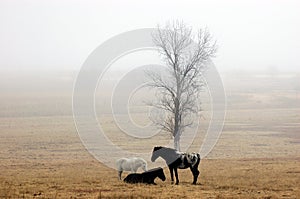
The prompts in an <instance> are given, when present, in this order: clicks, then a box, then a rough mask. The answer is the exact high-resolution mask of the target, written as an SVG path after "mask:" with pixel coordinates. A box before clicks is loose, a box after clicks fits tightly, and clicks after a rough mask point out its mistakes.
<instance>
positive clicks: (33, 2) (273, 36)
mask: <svg viewBox="0 0 300 199" xmlns="http://www.w3.org/2000/svg"><path fill="white" fill-rule="evenodd" d="M299 8H300V3H299V1H297V0H295V1H289V0H287V1H284V0H282V1H280V0H269V1H259V0H256V1H253V0H251V1H250V0H249V1H232V0H231V1H211V0H207V1H182V0H181V1H180V0H178V1H174V0H164V1H160V0H152V1H149V0H147V1H146V0H142V1H141V0H126V1H122V0H120V1H117V0H114V1H104V0H103V1H97V2H96V1H66V0H63V1H58V0H54V1H40V0H25V1H11V0H1V1H0V70H4V69H23V70H27V69H35V68H39V69H46V70H49V69H55V70H57V69H72V70H79V69H80V67H81V65H82V64H83V62H84V60H85V59H86V58H87V56H88V55H89V54H90V53H91V52H92V51H93V50H94V49H95V48H96V47H97V46H98V45H100V44H101V43H102V42H104V41H105V40H107V39H109V38H110V37H112V36H114V35H117V34H119V33H122V32H124V31H129V30H133V29H138V28H146V27H156V25H157V24H158V23H160V24H163V23H164V22H166V21H168V20H172V19H180V20H183V21H185V22H187V23H188V24H189V25H191V26H193V27H194V28H195V29H198V28H205V27H207V28H208V29H209V31H210V32H211V33H212V35H213V36H214V38H216V39H217V41H218V46H219V51H218V54H217V57H216V58H215V59H214V62H215V64H216V66H217V68H218V69H220V70H224V69H241V70H242V69H255V70H258V69H262V70H265V69H273V68H276V69H277V70H299V68H300V64H299V52H300V38H299V35H300V12H299Z"/></svg>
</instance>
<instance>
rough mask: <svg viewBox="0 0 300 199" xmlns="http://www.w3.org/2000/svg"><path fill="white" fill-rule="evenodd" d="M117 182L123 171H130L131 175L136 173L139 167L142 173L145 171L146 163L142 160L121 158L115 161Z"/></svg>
mask: <svg viewBox="0 0 300 199" xmlns="http://www.w3.org/2000/svg"><path fill="white" fill-rule="evenodd" d="M116 165H117V170H118V176H119V180H121V175H122V172H123V171H131V173H136V171H137V170H138V168H139V167H141V168H142V169H143V170H144V171H147V162H146V161H145V160H144V159H143V158H136V157H133V158H121V159H118V160H117V161H116Z"/></svg>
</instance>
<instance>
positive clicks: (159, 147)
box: [153, 146, 177, 152]
mask: <svg viewBox="0 0 300 199" xmlns="http://www.w3.org/2000/svg"><path fill="white" fill-rule="evenodd" d="M158 150H165V151H168V152H169V151H172V152H177V150H176V149H172V148H169V147H164V146H156V147H154V149H153V151H158Z"/></svg>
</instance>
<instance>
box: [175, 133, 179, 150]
mask: <svg viewBox="0 0 300 199" xmlns="http://www.w3.org/2000/svg"><path fill="white" fill-rule="evenodd" d="M174 149H176V150H177V151H180V134H179V133H177V134H176V135H175V136H174Z"/></svg>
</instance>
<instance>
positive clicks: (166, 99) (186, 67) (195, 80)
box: [148, 21, 217, 150]
mask: <svg viewBox="0 0 300 199" xmlns="http://www.w3.org/2000/svg"><path fill="white" fill-rule="evenodd" d="M152 37H153V41H154V43H155V45H156V47H157V49H158V52H159V53H160V56H161V58H162V60H163V61H164V63H165V64H166V66H167V68H166V73H164V74H162V73H160V74H159V73H157V72H148V76H149V77H150V79H151V81H150V82H151V83H149V85H148V86H150V87H152V88H155V89H157V90H156V91H157V92H156V101H155V102H152V103H150V105H151V106H153V107H156V108H158V109H160V110H163V111H164V112H165V114H164V116H161V115H160V117H155V118H151V120H152V121H153V122H154V123H155V124H156V125H157V126H159V127H160V128H162V129H163V130H164V131H166V132H169V133H171V135H172V136H173V138H174V148H175V149H177V150H180V136H181V135H182V133H183V131H184V129H185V128H186V127H189V126H191V125H192V124H193V121H192V120H191V117H190V116H191V114H198V113H199V111H200V110H199V107H198V97H199V92H200V90H201V88H203V86H204V84H203V81H202V75H203V72H204V70H205V68H206V66H207V63H208V62H209V60H210V58H211V57H213V56H214V55H215V53H216V49H217V47H216V42H215V41H212V37H211V35H210V34H209V32H208V31H207V30H201V29H200V30H199V31H198V32H197V34H196V36H195V35H194V34H193V32H192V28H191V27H188V26H187V25H186V24H184V23H183V22H178V21H175V22H171V23H167V24H166V25H165V27H163V28H161V27H160V26H158V28H157V33H155V34H153V35H152Z"/></svg>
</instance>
